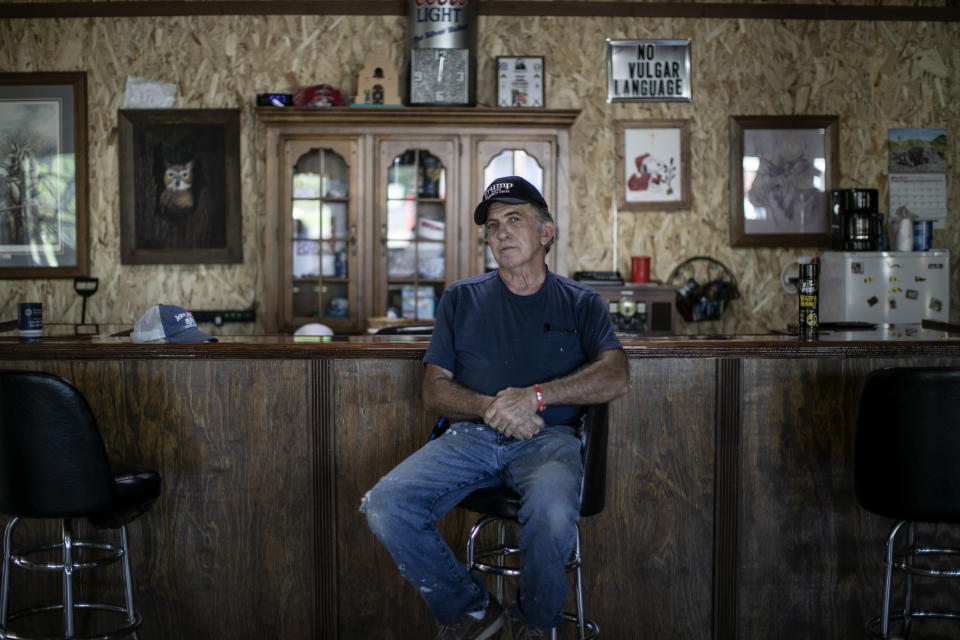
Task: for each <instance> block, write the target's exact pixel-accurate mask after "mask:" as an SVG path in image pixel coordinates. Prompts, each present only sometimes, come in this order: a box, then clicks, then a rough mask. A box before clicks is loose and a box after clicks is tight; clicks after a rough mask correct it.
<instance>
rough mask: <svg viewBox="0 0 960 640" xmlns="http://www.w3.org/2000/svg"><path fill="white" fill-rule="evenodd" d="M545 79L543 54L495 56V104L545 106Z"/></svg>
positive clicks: (502, 105)
mask: <svg viewBox="0 0 960 640" xmlns="http://www.w3.org/2000/svg"><path fill="white" fill-rule="evenodd" d="M546 80H547V74H546V68H545V67H544V62H543V56H497V106H498V107H518V108H531V107H543V106H545V103H544V95H545V93H546Z"/></svg>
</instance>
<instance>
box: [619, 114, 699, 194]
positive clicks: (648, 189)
mask: <svg viewBox="0 0 960 640" xmlns="http://www.w3.org/2000/svg"><path fill="white" fill-rule="evenodd" d="M614 124H615V133H616V144H617V206H618V207H619V209H620V210H621V211H649V210H669V209H689V208H690V121H689V120H618V121H616V122H615V123H614Z"/></svg>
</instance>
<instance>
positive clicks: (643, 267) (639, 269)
mask: <svg viewBox="0 0 960 640" xmlns="http://www.w3.org/2000/svg"><path fill="white" fill-rule="evenodd" d="M630 282H650V256H633V257H632V258H630Z"/></svg>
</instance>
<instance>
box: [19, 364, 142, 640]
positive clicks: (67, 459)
mask: <svg viewBox="0 0 960 640" xmlns="http://www.w3.org/2000/svg"><path fill="white" fill-rule="evenodd" d="M160 486H161V477H160V473H159V472H158V471H156V470H154V469H149V468H147V467H143V466H140V465H136V464H130V463H127V462H121V461H117V460H110V459H109V458H108V456H107V451H106V447H105V445H104V443H103V438H102V437H101V435H100V429H99V427H98V425H97V421H96V419H95V418H94V416H93V413H92V412H91V411H90V406H89V405H88V404H87V401H86V399H85V398H84V397H83V396H82V395H81V394H80V392H79V391H78V390H77V388H76V387H74V386H73V385H72V384H70V383H69V382H68V381H66V380H64V379H63V378H61V377H59V376H56V375H53V374H49V373H39V372H33V371H0V513H3V514H6V515H8V516H11V518H10V520H9V521H8V523H7V526H6V528H5V530H4V540H3V549H4V551H3V567H2V569H3V581H2V586H0V639H2V638H26V637H27V636H26V635H25V634H23V632H22V631H18V632H14V631H13V630H12V629H11V628H10V626H9V625H10V623H11V622H13V621H16V620H18V619H21V618H28V617H32V616H37V615H44V614H48V613H49V612H53V611H61V612H62V613H63V637H64V638H74V637H77V635H76V630H75V628H74V627H75V622H74V610H75V609H77V610H97V611H103V612H109V613H112V614H119V615H120V616H122V618H123V622H122V623H121V626H119V627H114V628H113V629H111V630H97V631H96V632H95V635H94V636H93V637H96V638H98V639H101V640H109V639H113V638H120V637H125V636H128V635H130V634H131V633H133V632H135V631H136V629H137V628H138V627H139V626H140V622H141V618H140V615H139V614H138V613H137V612H136V610H135V609H134V605H133V589H132V586H131V571H130V553H129V548H128V538H127V524H128V523H129V522H131V521H132V520H134V519H135V518H137V517H139V516H140V515H142V514H143V513H145V512H146V511H147V510H149V508H150V506H151V505H152V504H153V503H154V501H155V500H156V499H157V497H159V495H160ZM24 518H50V519H57V520H59V521H60V531H61V535H60V536H59V537H58V539H57V540H56V541H55V542H43V541H41V543H40V544H28V545H23V546H20V547H14V545H13V539H14V533H15V531H16V530H17V524H18V522H19V521H20V520H21V519H24ZM75 518H85V519H89V520H90V522H92V523H93V524H94V525H95V526H96V527H99V528H101V529H120V538H121V539H120V541H119V542H107V541H91V540H77V539H74V536H73V526H72V520H73V519H75ZM38 554H42V555H43V557H44V560H43V561H35V560H34V558H35V557H39V555H38ZM53 555H58V556H59V559H52V560H51V559H50V557H51V556H53ZM114 562H120V563H122V564H123V583H124V584H123V586H124V591H125V603H124V604H123V605H120V604H113V603H107V602H74V599H73V586H72V581H73V575H74V573H76V572H77V571H80V570H90V569H95V568H99V567H103V566H105V565H108V564H111V563H114ZM14 567H18V568H20V569H24V570H29V571H46V572H58V573H60V574H61V581H62V583H63V584H62V594H63V601H62V602H60V603H54V604H43V605H40V606H34V607H29V608H24V609H20V610H18V611H13V612H9V611H8V601H9V591H10V572H11V570H12V569H13V568H14Z"/></svg>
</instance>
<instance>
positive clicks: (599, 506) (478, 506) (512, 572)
mask: <svg viewBox="0 0 960 640" xmlns="http://www.w3.org/2000/svg"><path fill="white" fill-rule="evenodd" d="M607 430H608V427H607V405H606V404H600V405H591V406H589V407H588V409H587V411H586V413H584V415H583V418H582V419H581V422H580V429H579V431H580V443H581V444H580V450H581V453H582V455H583V479H582V481H581V484H580V516H581V517H585V516H592V515H596V514H598V513H600V512H601V511H603V507H604V503H605V500H606V485H607ZM458 506H459V507H460V508H463V509H468V510H470V511H474V512H476V513H480V514H483V515H481V517H480V518H479V519H478V520H477V521H476V523H475V524H474V525H473V528H472V529H471V530H470V534H469V536H468V538H467V569H469V570H470V571H479V572H481V573H487V574H490V575H495V576H496V577H497V594H496V595H497V599H498V600H499V601H500V602H501V603H503V599H504V588H503V578H504V576H513V577H516V576H519V575H520V573H521V572H522V571H523V567H522V564H521V563H520V562H514V563H513V564H512V565H508V564H507V563H506V562H505V561H506V559H508V558H510V557H511V556H519V555H520V550H519V549H518V548H517V547H512V546H509V545H508V544H507V543H506V529H507V526H506V525H507V522H516V521H517V513H518V512H519V510H520V496H519V495H518V494H517V493H516V492H515V491H513V490H512V489H509V488H507V487H492V488H490V489H478V490H477V491H474V492H473V493H471V494H470V495H469V496H467V497H466V498H465V499H464V500H463V501H462V502H460V504H459V505H458ZM491 524H493V525H496V533H497V545H496V546H493V547H489V548H481V549H478V548H477V538H478V536H479V535H480V532H481V531H482V530H483V529H484V528H485V527H486V526H487V525H491ZM581 564H582V558H581V556H580V527H579V526H578V527H577V536H576V541H575V543H574V547H573V553H572V554H571V556H570V560H569V561H568V562H567V572H572V573H573V574H574V591H575V594H574V595H575V596H576V607H577V609H576V611H573V612H571V611H564V612H563V617H564V619H565V620H567V621H568V622H573V623H575V624H576V625H577V631H578V638H580V640H586V639H587V638H597V637H599V635H600V626H599V625H598V624H597V623H596V622H594V621H593V620H589V619H588V618H587V617H586V616H585V615H584V611H583V578H582V574H581ZM552 637H553V638H554V640H556V637H557V630H556V629H554V630H553V633H552Z"/></svg>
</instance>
